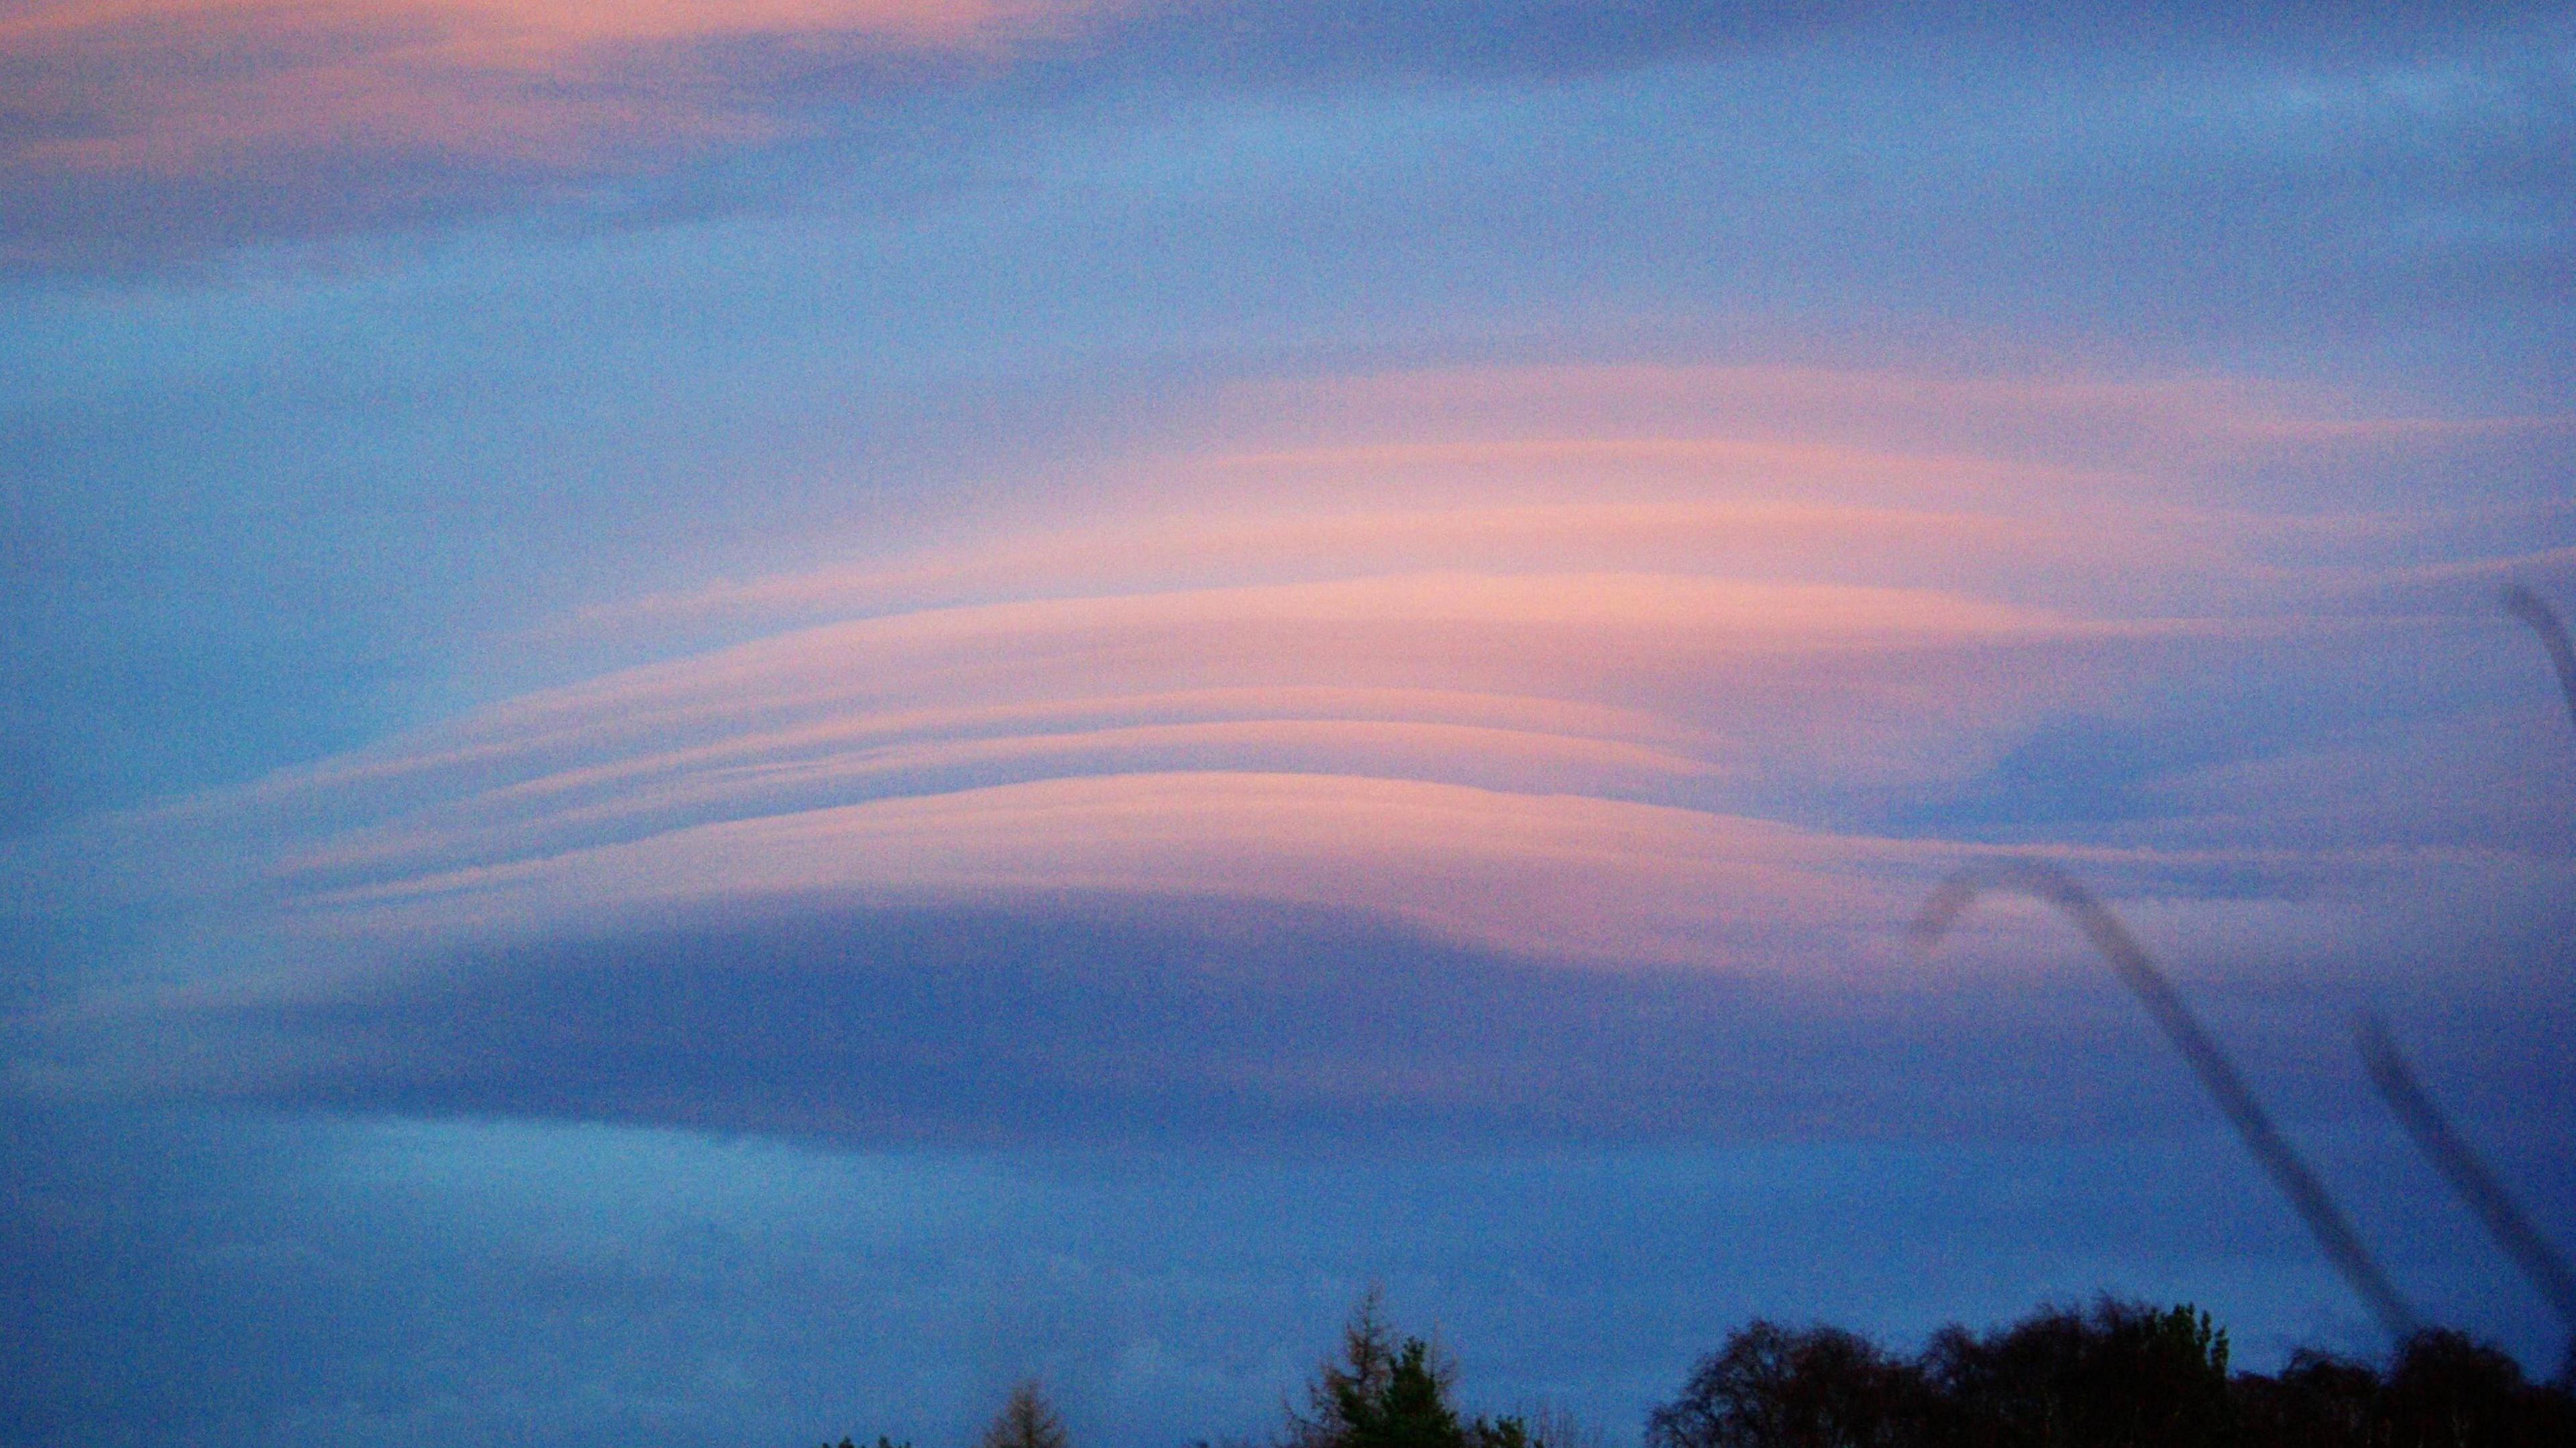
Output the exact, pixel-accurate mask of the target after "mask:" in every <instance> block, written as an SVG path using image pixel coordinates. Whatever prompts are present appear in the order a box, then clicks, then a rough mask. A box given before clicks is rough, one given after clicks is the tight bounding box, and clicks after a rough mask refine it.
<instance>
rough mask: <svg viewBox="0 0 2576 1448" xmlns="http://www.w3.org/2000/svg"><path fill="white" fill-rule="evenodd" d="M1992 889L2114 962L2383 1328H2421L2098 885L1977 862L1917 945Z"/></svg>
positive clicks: (2049, 871) (1937, 896)
mask: <svg viewBox="0 0 2576 1448" xmlns="http://www.w3.org/2000/svg"><path fill="white" fill-rule="evenodd" d="M1989 890H2015V891H2019V892H2020V893H2022V894H2025V895H2029V896H2032V897H2034V898H2036V899H2039V900H2042V901H2044V902H2046V903H2048V904H2051V905H2054V906H2056V907H2057V908H2058V909H2060V910H2062V911H2064V912H2065V913H2066V915H2067V917H2068V918H2069V919H2071V920H2073V921H2074V922H2075V926H2076V928H2077V929H2079V930H2081V931H2083V932H2084V936H2085V938H2086V939H2087V940H2090V941H2091V942H2092V943H2093V948H2094V949H2096V950H2099V951H2100V952H2102V955H2103V957H2104V958H2105V959H2107V960H2108V961H2110V963H2111V969H2112V971H2113V972H2114V973H2116V974H2117V975H2118V976H2119V977H2120V983H2121V984H2123V985H2125V986H2127V987H2128V988H2129V991H2130V993H2131V994H2133V995H2135V996H2136V997H2137V998H2138V1001H2139V1003H2140V1004H2142V1005H2144V1006H2145V1007H2146V1008H2147V1014H2148V1015H2149V1016H2152V1017H2153V1018H2154V1019H2155V1023H2156V1028H2157V1029H2158V1030H2161V1031H2163V1032H2164V1036H2165V1039H2166V1040H2167V1041H2168V1042H2170V1043H2172V1045H2173V1048H2174V1049H2175V1050H2177V1051H2179V1052H2181V1053H2182V1056H2183V1059H2184V1060H2186V1061H2188V1062H2190V1063H2191V1068H2192V1070H2193V1071H2194V1072H2195V1073H2197V1074H2198V1075H2199V1077H2200V1084H2201V1085H2202V1086H2204V1087H2206V1088H2207V1089H2208V1091H2209V1094H2210V1095H2211V1096H2212V1097H2214V1098H2215V1099H2216V1100H2217V1102H2218V1108H2219V1110H2220V1111H2222V1112H2224V1113H2225V1114H2226V1116H2227V1120H2228V1122H2229V1123H2230V1124H2231V1125H2233V1126H2234V1127H2235V1128H2236V1134H2237V1136H2238V1137H2240V1138H2242V1139H2243V1141H2244V1142H2245V1149H2246V1150H2248V1151H2250V1152H2252V1153H2254V1159H2255V1160H2256V1161H2257V1162H2259V1163H2261V1165H2262V1167H2263V1170H2264V1171H2265V1172H2266V1173H2267V1174H2269V1175H2270V1176H2271V1178H2272V1183H2273V1185H2275V1186H2277V1187H2279V1188H2280V1189H2281V1194H2282V1195H2284V1196H2286V1197H2288V1198H2289V1199H2290V1205H2291V1206H2292V1207H2294V1208H2296V1209H2297V1210H2298V1213H2299V1220H2301V1221H2302V1222H2304V1223H2306V1224H2307V1228H2308V1232H2309V1234H2310V1235H2312V1236H2314V1237H2315V1238H2316V1239H2317V1246H2318V1247H2319V1248H2321V1249H2323V1250H2324V1252H2325V1254H2326V1260H2327V1261H2329V1262H2331V1263H2333V1264H2334V1267H2335V1270H2336V1271H2338V1272H2340V1273H2342V1274H2343V1279H2344V1281H2345V1282H2346V1283H2347V1284H2349V1285H2350V1286H2351V1288H2352V1290H2353V1292H2354V1293H2355V1294H2356V1295H2358V1296H2359V1297H2360V1298H2361V1300H2362V1301H2363V1302H2364V1303H2366V1304H2367V1305H2368V1306H2369V1308H2370V1311H2371V1314H2372V1315H2373V1316H2375V1317H2377V1318H2378V1319H2379V1325H2380V1327H2381V1328H2383V1329H2384V1330H2385V1331H2386V1332H2387V1333H2388V1335H2389V1337H2390V1338H2392V1339H2393V1340H2395V1341H2398V1342H2404V1341H2406V1340H2407V1339H2408V1338H2410V1337H2412V1336H2413V1335H2414V1333H2415V1329H2416V1317H2415V1312H2414V1309H2413V1308H2411V1307H2409V1306H2407V1305H2406V1300H2405V1299H2404V1298H2402V1297H2400V1296H2399V1295H2398V1293H2397V1288H2396V1287H2395V1286H2394V1285H2393V1284H2392V1283H2390V1282H2389V1280H2388V1276H2387V1274H2386V1273H2384V1272H2382V1271H2380V1270H2379V1264H2378V1263H2377V1262H2375V1261H2373V1260H2372V1259H2371V1256H2370V1252H2369V1249H2368V1248H2365V1247H2364V1246H2362V1244H2361V1238H2360V1236H2359V1235H2358V1234H2356V1233H2355V1232H2354V1231H2353V1229H2352V1223H2351V1221H2350V1220H2349V1219H2347V1218H2346V1217H2345V1216H2344V1213H2343V1209H2342V1208H2341V1207H2339V1206H2337V1205H2336V1204H2335V1200H2334V1197H2333V1196H2332V1195H2331V1194H2330V1193H2328V1192H2327V1190H2326V1186H2325V1183H2324V1182H2323V1181H2321V1180H2319V1179H2318V1177H2317V1174H2316V1172H2315V1171H2314V1170H2312V1169H2310V1167H2309V1166H2308V1164H2307V1162H2306V1160H2305V1159H2304V1158H2302V1157H2301V1156H2300V1155H2299V1153H2298V1150H2297V1148H2295V1147H2293V1146H2291V1145H2290V1142H2289V1139H2288V1138H2287V1137H2284V1136H2283V1135H2281V1132H2280V1128H2278V1127H2276V1126H2274V1125H2273V1124H2272V1118H2271V1116H2270V1115H2269V1114H2268V1113H2266V1112H2265V1111H2264V1110H2263V1107H2262V1104H2261V1103H2260V1102H2258V1101H2256V1100H2255V1099H2254V1093H2253V1092H2252V1091H2251V1090H2248V1089H2247V1088H2246V1085H2245V1078H2244V1076H2243V1075H2241V1074H2239V1073H2238V1071H2237V1069H2236V1066H2235V1063H2234V1062H2231V1061H2230V1060H2228V1059H2227V1053H2226V1052H2224V1051H2222V1050H2220V1049H2219V1046H2218V1043H2217V1041H2215V1040H2213V1039H2212V1038H2211V1037H2210V1034H2209V1032H2208V1030H2207V1029H2206V1028H2204V1027H2203V1026H2202V1025H2201V1023H2200V1019H2199V1017H2197V1016H2195V1015H2193V1014H2192V1012H2191V1007H2190V1006H2189V1005H2187V1004H2185V1003H2184V1001H2183V998H2182V996H2181V994H2180V993H2179V992H2177V991H2176V990H2175V989H2174V988H2173V983H2172V982H2170V981H2168V980H2166V979H2165V977H2164V973H2163V972H2162V971H2159V970H2157V969H2156V967H2155V962H2153V961H2151V960H2149V959H2148V958H2147V953H2146V951H2145V950H2143V949H2141V948H2140V947H2139V945H2138V942H2137V941H2136V940H2135V939H2133V938H2131V936H2130V935H2129V932H2128V930H2127V928H2126V927H2124V926H2122V925H2121V923H2120V920H2119V917H2117V916H2115V915H2113V914H2112V913H2111V912H2110V910H2109V909H2107V908H2106V907H2105V906H2104V905H2103V904H2102V902H2101V901H2099V900H2096V899H2094V898H2093V895H2092V892H2091V891H2088V890H2086V889H2085V888H2084V887H2083V886H2082V885H2079V884H2077V883H2076V882H2075V880H2074V879H2073V877H2071V876H2069V875H2068V874H2067V873H2066V872H2065V871H2063V870H2060V869H2058V868H2057V867H2055V866H2054V865H2048V864H2044V863H2041V862H2040V861H2037V860H2002V861H1993V862H1989V863H1986V864H1983V865H1978V866H1972V867H1970V868H1969V869H1966V870H1963V871H1961V872H1960V873H1958V874H1956V875H1953V876H1951V877H1950V878H1949V879H1948V880H1946V881H1944V882H1943V883H1942V885H1941V888H1940V889H1938V890H1935V891H1934V892H1933V893H1932V898H1931V899H1930V900H1928V901H1926V902H1924V906H1923V913H1922V914H1921V915H1919V916H1917V917H1916V918H1915V921H1914V930H1913V934H1914V939H1915V942H1916V944H1917V945H1918V946H1920V947H1921V948H1923V949H1926V950H1929V949H1930V948H1931V947H1932V946H1934V945H1937V944H1939V943H1940V940H1941V937H1942V936H1944V935H1946V934H1948V933H1949V930H1950V927H1951V926H1952V925H1953V924H1954V923H1956V922H1957V920H1958V918H1959V915H1960V913H1961V912H1963V911H1965V910H1966V909H1967V908H1968V906H1969V905H1970V904H1971V903H1973V902H1974V901H1975V900H1976V898H1977V896H1978V895H1980V894H1982V893H1984V892H1986V891H1989Z"/></svg>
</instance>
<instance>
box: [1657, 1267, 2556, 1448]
mask: <svg viewBox="0 0 2576 1448" xmlns="http://www.w3.org/2000/svg"><path fill="white" fill-rule="evenodd" d="M1646 1441H1647V1444H1648V1448H2576V1396H2571V1394H2570V1392H2569V1391H2568V1389H2567V1388H2566V1387H2564V1386H2542V1385H2535V1384H2533V1383H2530V1382H2528V1381H2526V1380H2525V1379H2524V1376H2523V1373H2522V1370H2521V1368H2520V1367H2519V1366H2517V1365H2516V1364H2515V1363H2514V1361H2513V1359H2511V1358H2509V1357H2507V1356H2505V1355H2504V1354H2503V1353H2501V1352H2499V1351H2497V1350H2496V1349H2494V1348H2492V1347H2489V1346H2486V1345H2483V1344H2480V1343H2477V1342H2474V1341H2472V1340H2471V1339H2469V1338H2467V1337H2464V1336H2462V1335H2460V1334H2458V1333H2452V1332H2428V1333H2422V1334H2418V1335H2417V1336H2416V1337H2415V1338H2413V1339H2412V1340H2410V1341H2409V1342H2408V1343H2407V1344H2406V1345H2405V1347H2404V1348H2403V1349H2401V1350H2400V1351H2399V1352H2398V1353H2397V1355H2396V1356H2395V1358H2394V1360H2393V1361H2392V1362H2391V1363H2390V1365H2389V1368H2388V1370H2387V1371H2386V1372H2385V1373H2384V1374H2383V1373H2382V1372H2380V1371H2379V1370H2377V1369H2374V1368H2372V1367H2369V1366H2367V1365H2364V1364H2360V1363H2354V1362H2348V1361H2345V1360H2343V1359H2340V1358H2334V1357H2328V1356H2324V1355H2321V1354H2317V1353H2308V1352H2303V1353H2300V1354H2298V1355H2297V1356H2295V1357H2293V1358H2292V1359H2291V1361H2290V1364H2289V1366H2288V1367H2286V1368H2284V1369H2283V1370H2282V1371H2281V1372H2280V1373H2278V1374H2277V1375H2273V1376H2263V1375H2260V1374H2252V1373H2241V1374H2236V1375H2234V1376H2230V1374H2229V1372H2228V1346H2227V1334H2226V1333H2225V1332H2223V1331H2220V1330H2218V1329H2217V1328H2216V1327H2214V1326H2213V1325H2212V1324H2211V1322H2210V1320H2209V1317H2208V1315H2207V1314H2205V1313H2200V1312H2195V1311H2193V1310H2191V1309H2190V1308H2187V1307H2176V1308H2172V1309H2167V1310H2157V1309H2154V1308H2148V1307H2143V1306H2139V1305H2136V1304H2131V1303H2122V1302H2113V1301H2108V1300H2105V1301H2103V1302H2100V1303H2097V1304H2096V1305H2095V1306H2094V1307H2093V1308H2092V1309H2091V1310H2090V1311H2088V1312H2076V1311H2072V1310H2068V1309H2063V1308H2047V1309H2043V1310H2041V1311H2039V1312H2037V1313H2034V1314H2032V1315H2031V1316H2029V1317H2027V1318H2024V1319H2023V1320H2021V1321H2020V1322H2017V1323H2014V1324H2012V1325H2011V1326H2009V1327H2005V1328H2002V1329H2000V1330H1997V1331H1994V1332H1990V1333H1986V1334H1983V1335H1978V1334H1974V1333H1970V1332H1968V1331H1967V1330H1965V1329H1963V1328H1957V1327H1953V1328H1948V1329H1945V1330H1943V1331H1942V1332H1940V1333H1939V1334H1937V1335H1935V1336H1934V1338H1933V1339H1932V1341H1931V1344H1930V1345H1929V1346H1928V1347H1926V1348H1925V1349H1924V1351H1923V1352H1922V1354H1921V1355H1919V1356H1918V1357H1915V1358H1912V1359H1906V1358H1900V1357H1896V1356H1892V1355H1890V1354H1888V1353H1886V1352H1885V1351H1883V1350H1882V1349H1880V1348H1878V1347H1877V1346H1875V1345H1874V1344H1872V1343H1870V1342H1868V1341H1866V1340H1864V1339H1862V1338H1859V1337H1855V1336H1853V1335H1852V1334H1850V1333H1847V1332H1842V1331H1839V1330H1837V1329H1834V1328H1809V1329H1804V1330H1792V1329H1789V1328H1784V1327H1781V1326H1779V1325H1777V1324H1775V1323H1769V1322H1755V1323H1753V1324H1751V1325H1749V1326H1747V1327H1745V1328H1742V1329H1740V1330H1738V1331H1737V1332H1735V1333H1734V1334H1733V1335H1731V1336H1730V1337H1728V1339H1727V1340H1726V1343H1725V1345H1724V1346H1723V1347H1721V1348H1720V1349H1719V1350H1718V1351H1717V1352H1715V1353H1713V1354H1711V1355H1710V1356H1709V1357H1707V1358H1705V1359H1703V1360H1702V1361H1701V1362H1700V1365H1699V1367H1698V1369H1697V1370H1696V1371H1695V1372H1693V1373H1692V1375H1691V1378H1690V1380H1689V1382H1688V1383H1686V1384H1685V1385H1684V1386H1683V1389H1682V1393H1681V1396H1680V1397H1678V1398H1676V1399H1675V1400H1674V1401H1672V1402H1671V1403H1668V1404H1666V1405H1665V1406H1664V1407H1662V1408H1659V1409H1657V1410H1656V1411H1655V1413H1654V1415H1653V1417H1652V1418H1651V1419H1650V1420H1649V1423H1648V1427H1647V1434H1646Z"/></svg>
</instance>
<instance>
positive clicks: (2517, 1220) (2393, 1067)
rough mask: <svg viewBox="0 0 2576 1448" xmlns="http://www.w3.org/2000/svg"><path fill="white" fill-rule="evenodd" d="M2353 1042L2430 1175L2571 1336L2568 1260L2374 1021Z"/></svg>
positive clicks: (2573, 1287)
mask: <svg viewBox="0 0 2576 1448" xmlns="http://www.w3.org/2000/svg"><path fill="white" fill-rule="evenodd" d="M2355 1037H2356V1040H2357V1043H2358V1044H2359V1045H2360V1047H2361V1059H2362V1064H2364V1065H2366V1066H2368V1067H2369V1068H2370V1082H2371V1084H2372V1085H2374V1086H2376V1087H2378V1088H2379V1094H2380V1097H2381V1099H2383V1100H2385V1101H2386V1102H2387V1103H2388V1109H2389V1110H2391V1111H2393V1112H2395V1113H2397V1120H2398V1123H2399V1124H2400V1125H2402V1126H2404V1127H2405V1128H2406V1134H2407V1135H2409V1136H2411V1137H2413V1138H2415V1145H2416V1147H2417V1148H2418V1149H2420V1150H2421V1151H2422V1152H2423V1153H2424V1155H2425V1156H2426V1157H2428V1158H2430V1159H2431V1160H2432V1163H2433V1167H2434V1169H2435V1170H2436V1171H2439V1172H2440V1173H2441V1174H2442V1178H2443V1180H2445V1181H2447V1182H2449V1183H2450V1184H2451V1190H2453V1191H2455V1192H2458V1193H2459V1194H2460V1200H2462V1201H2464V1202H2466V1203H2468V1204H2469V1210H2471V1211H2473V1212H2475V1213H2477V1215H2478V1220H2479V1221H2481V1222H2483V1223H2485V1225H2486V1229H2487V1235H2489V1236H2491V1237H2493V1238H2495V1241H2496V1245H2497V1246H2499V1247H2502V1248H2503V1249H2504V1251H2505V1255H2506V1256H2509V1257H2511V1258H2512V1259H2513V1260H2514V1265H2516V1266H2518V1267H2520V1268H2521V1269H2522V1271H2523V1275H2524V1276H2526V1277H2529V1278H2530V1279H2531V1285H2532V1286H2534V1287H2536V1288H2538V1289H2539V1290H2540V1295H2541V1296H2543V1297H2545V1298H2547V1299H2549V1305H2550V1307H2552V1308H2553V1309H2555V1310H2556V1311H2557V1313H2558V1317H2559V1320H2560V1321H2561V1322H2563V1323H2565V1324H2566V1325H2567V1330H2568V1331H2569V1333H2570V1334H2576V1274H2571V1273H2570V1272H2569V1271H2568V1270H2567V1259H2566V1258H2565V1257H2562V1256H2560V1255H2559V1253H2558V1249H2557V1248H2555V1247H2552V1246H2551V1245H2549V1241H2548V1239H2547V1238H2544V1237H2542V1236H2541V1235H2540V1233H2539V1231H2538V1230H2536V1229H2535V1228H2533V1226H2532V1225H2531V1219H2530V1218H2528V1217H2526V1216H2524V1215H2523V1214H2522V1208H2521V1207H2519V1206H2517V1205H2515V1203H2514V1200H2513V1198H2512V1197H2511V1196H2510V1195H2508V1194H2507V1193H2506V1191H2505V1189H2504V1187H2503V1185H2502V1184H2501V1183H2499V1182H2498V1181H2497V1180H2496V1179H2495V1173H2493V1172H2491V1171H2488V1170H2487V1166H2486V1163H2485V1162H2483V1161H2481V1160H2479V1158H2478V1154H2477V1153H2476V1152H2475V1151H2473V1150H2471V1149H2470V1147H2469V1144H2468V1143H2467V1142H2466V1141H2464V1140H2462V1139H2461V1137H2460V1134H2459V1133H2458V1132H2457V1131H2454V1130H2452V1129H2451V1123H2450V1121H2449V1120H2448V1119H2447V1118H2445V1117H2444V1116H2443V1115H2442V1111H2441V1108H2440V1107H2437V1106H2435V1105H2434V1104H2433V1098H2432V1097H2430V1096H2428V1095H2426V1094H2425V1093H2424V1088H2423V1086H2422V1085H2421V1084H2419V1083H2418V1082H2417V1081H2416V1079H2415V1073H2414V1072H2413V1071H2411V1070H2409V1069H2408V1068H2407V1065H2406V1058H2405V1057H2404V1056H2401V1055H2399V1054H2398V1051H2397V1043H2396V1042H2395V1041H2393V1040H2390V1039H2389V1036H2388V1027H2387V1026H2386V1024H2384V1023H2383V1022H2382V1021H2381V1020H2380V1019H2379V1017H2377V1016H2375V1015H2364V1016H2363V1017H2362V1018H2361V1025H2360V1028H2359V1029H2358V1030H2357V1031H2356V1032H2355Z"/></svg>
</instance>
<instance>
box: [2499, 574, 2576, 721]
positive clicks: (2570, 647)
mask: <svg viewBox="0 0 2576 1448" xmlns="http://www.w3.org/2000/svg"><path fill="white" fill-rule="evenodd" d="M2504 611H2505V612H2507V613H2509V614H2512V615H2513V616H2514V617H2515V618H2518V619H2521V620H2522V621H2523V622H2524V623H2527V624H2529V625H2531V631H2532V632H2533V633H2536V634H2538V635H2540V646H2541V647H2542V648H2545V649H2547V650H2549V662H2551V663H2553V664H2555V665H2557V666H2558V688H2559V691H2560V692H2561V693H2564V694H2565V695H2566V696H2567V718H2568V721H2569V722H2570V723H2576V644H2571V643H2569V642H2568V641H2567V625H2566V624H2565V623H2564V622H2563V621H2561V620H2560V618H2559V617H2558V610H2556V609H2554V608H2551V607H2550V606H2549V600H2548V599H2545V598H2542V597H2541V596H2540V595H2539V594H2536V593H2534V592H2532V591H2531V590H2530V589H2528V588H2525V587H2523V586H2522V585H2521V584H2519V583H2509V584H2506V585H2505V590H2504Z"/></svg>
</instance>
